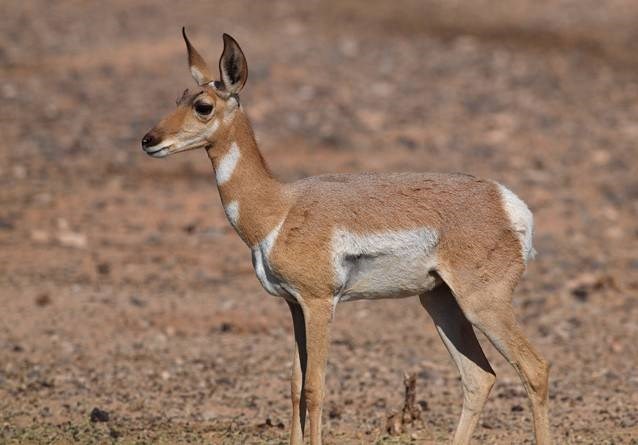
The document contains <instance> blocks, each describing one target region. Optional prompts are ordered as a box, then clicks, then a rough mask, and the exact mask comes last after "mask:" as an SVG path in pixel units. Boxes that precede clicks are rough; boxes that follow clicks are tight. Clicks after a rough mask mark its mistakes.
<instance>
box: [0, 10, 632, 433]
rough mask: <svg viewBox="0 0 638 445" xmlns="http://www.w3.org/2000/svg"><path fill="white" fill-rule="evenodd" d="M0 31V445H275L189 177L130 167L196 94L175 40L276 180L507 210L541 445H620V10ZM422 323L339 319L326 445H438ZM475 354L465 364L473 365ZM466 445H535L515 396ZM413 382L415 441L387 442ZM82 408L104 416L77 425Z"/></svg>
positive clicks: (265, 309)
mask: <svg viewBox="0 0 638 445" xmlns="http://www.w3.org/2000/svg"><path fill="white" fill-rule="evenodd" d="M362 5H363V4H362V3H360V2H355V1H345V2H336V1H327V2H321V3H320V2H315V1H311V2H305V3H303V5H302V6H299V5H296V4H295V3H294V2H260V3H258V4H248V3H246V2H241V1H233V2H215V3H213V2H193V3H191V2H179V3H178V4H174V5H168V4H167V5H159V4H156V3H155V2H150V1H142V0H132V1H126V2H125V1H123V0H115V1H112V2H103V3H98V2H94V3H85V2H75V1H68V2H57V1H51V2H45V1H31V0H25V1H19V2H18V1H11V0H10V1H7V2H4V3H3V4H2V6H1V7H0V11H1V12H0V98H1V101H0V132H1V134H2V138H1V141H0V443H3V444H4V443H7V444H45V443H46V444H66V443H82V444H102V443H117V444H145V443H160V444H182V443H214V444H218V443H221V444H236V443H247V444H262V443H271V444H280V443H285V442H286V441H287V428H288V422H289V419H288V415H289V400H288V393H289V383H288V380H289V372H290V371H289V366H290V353H291V346H292V339H291V322H290V320H289V314H288V310H287V308H286V305H285V303H284V302H283V301H280V300H278V299H276V298H273V297H270V296H269V295H267V294H266V293H265V291H264V290H262V289H261V287H260V286H259V283H258V281H257V280H256V279H255V276H254V272H253V270H252V266H251V262H250V255H249V251H248V249H247V248H246V247H245V246H244V245H243V244H242V243H241V241H240V240H239V238H238V237H237V236H236V235H235V233H234V232H232V229H231V228H230V226H229V225H228V223H227V222H226V220H225V216H224V213H223V210H222V208H221V206H220V204H219V198H218V195H217V191H216V189H215V184H214V179H213V176H212V171H211V167H210V164H209V162H208V160H207V159H206V156H205V154H204V153H202V152H191V153H185V154H183V155H180V156H179V157H173V158H169V159H168V160H164V161H158V160H154V159H150V158H148V157H146V156H145V155H143V153H142V151H141V150H140V148H139V140H140V138H141V136H142V135H143V134H144V133H145V131H146V130H147V129H148V128H150V127H151V126H152V125H154V123H155V122H156V121H157V120H158V118H160V117H161V116H162V115H163V114H165V113H166V112H168V111H169V110H170V109H171V107H172V106H173V101H174V99H175V98H176V97H177V96H179V94H180V93H181V91H182V90H183V89H184V88H186V87H189V86H191V82H192V80H191V78H190V75H189V73H188V70H187V68H186V61H185V60H186V57H185V50H184V48H183V42H182V40H181V37H180V35H179V30H180V27H181V26H182V25H187V26H188V27H189V29H190V30H191V35H192V40H193V41H194V43H195V44H196V45H197V47H198V48H200V49H201V52H202V53H205V54H206V55H207V56H208V58H209V60H210V62H211V64H215V63H216V60H217V57H218V55H219V53H220V50H221V33H222V32H228V33H230V34H232V35H234V36H235V37H236V38H237V40H238V41H239V42H240V44H241V45H242V47H243V49H244V51H245V53H246V56H247V58H248V64H249V70H250V76H249V81H248V86H247V88H246V92H245V93H244V94H243V96H242V101H243V104H244V106H245V107H246V109H247V110H248V113H249V115H250V117H251V119H252V121H253V124H254V127H255V131H256V133H257V137H258V139H259V141H260V144H261V147H262V150H263V153H264V156H265V157H266V158H267V159H268V161H269V163H270V165H271V167H272V169H273V170H274V171H275V172H276V173H277V174H278V175H279V176H280V177H281V178H284V179H287V180H292V179H297V178H300V177H303V176H307V175H311V174H318V173H323V172H355V171H403V170H413V171H463V172H467V173H471V174H474V175H477V176H482V177H489V178H493V179H496V180H499V181H501V182H503V183H505V184H507V185H508V186H509V187H510V188H512V190H514V191H515V192H516V193H517V194H519V195H520V196H521V197H522V198H523V199H524V200H525V201H527V202H528V203H529V205H530V207H531V208H532V210H533V211H534V213H535V217H536V240H535V246H536V249H537V250H538V251H539V255H538V256H537V259H536V260H535V261H534V262H533V263H531V265H530V267H529V271H528V273H527V274H526V276H525V278H524V280H523V281H522V283H521V285H520V286H519V288H518V290H517V292H516V296H515V306H516V311H517V314H518V315H519V318H520V320H521V322H522V325H523V326H524V329H525V331H526V333H527V334H528V335H529V337H530V338H531V340H532V341H533V343H534V344H535V345H536V346H537V348H538V349H539V350H540V351H541V352H542V353H543V355H544V356H545V357H547V358H548V359H549V360H550V361H551V363H552V373H551V424H552V429H553V432H554V435H555V437H556V441H557V443H567V444H638V409H637V407H638V363H637V361H638V341H637V340H638V299H637V298H636V297H637V296H638V223H637V221H638V150H637V148H636V139H637V138H638V82H637V80H638V74H637V73H638V53H636V52H635V45H634V47H632V42H634V43H635V40H636V38H638V28H637V27H636V23H638V5H637V4H636V2H633V1H628V0H605V1H589V0H587V1H585V0H583V1H566V0H560V1H556V2H536V1H533V0H517V1H512V2H508V3H507V6H504V5H503V2H499V1H496V0H480V1H473V2H469V1H468V2H462V1H458V2H444V1H442V0H441V1H425V2H420V1H419V2H417V1H416V0H415V1H401V0H399V1H394V2H392V3H391V4H389V3H385V2H378V3H377V2H367V3H365V7H364V6H362ZM419 308H420V305H419V304H418V301H416V299H405V300H398V301H396V300H395V301H378V302H353V303H348V304H343V305H341V306H340V307H339V308H338V311H337V316H336V320H335V327H334V335H333V342H332V350H331V355H330V360H329V365H328V373H327V385H328V394H327V398H326V409H325V415H324V418H325V420H324V421H325V431H326V434H325V440H326V442H327V443H329V444H350V443H353V444H359V443H364V444H368V443H379V444H398V443H444V442H445V441H446V440H447V439H448V438H449V437H450V435H451V433H452V431H453V429H454V427H455V426H456V422H457V418H458V415H459V413H460V407H461V400H462V395H461V388H460V382H459V378H458V376H457V373H456V370H455V369H454V367H453V365H452V363H451V361H450V359H449V357H448V355H447V353H446V351H445V349H444V348H443V346H442V344H441V342H440V341H439V339H438V336H437V335H436V333H435V330H434V328H433V326H432V323H431V321H430V320H429V319H428V318H427V315H426V314H425V312H424V311H422V310H421V309H419ZM481 341H483V338H481ZM486 349H487V350H488V357H489V358H490V361H491V362H492V363H493V366H494V368H495V370H496V373H497V377H498V381H497V384H496V386H495V388H494V390H493V392H492V395H491V397H490V400H489V401H488V404H487V406H486V410H485V413H484V415H483V417H482V419H481V422H480V425H479V427H478V429H477V432H476V436H475V441H476V443H486V444H510V443H511V444H514V443H516V444H521V443H532V437H533V436H532V432H531V412H530V410H529V407H528V406H527V400H526V397H525V394H524V391H523V388H522V386H521V385H520V383H519V381H518V378H517V376H516V375H515V374H514V372H513V371H512V370H511V369H510V367H509V366H508V365H507V364H506V363H505V361H504V360H503V359H502V358H501V357H500V356H499V355H498V354H497V353H495V351H494V350H493V349H492V348H491V347H490V346H488V345H486ZM404 372H410V373H416V375H417V384H416V391H417V400H418V401H419V402H420V405H421V406H422V407H424V411H423V423H422V424H420V425H417V426H415V427H414V428H412V429H411V430H410V431H409V432H407V433H406V434H404V435H403V436H398V437H390V436H388V435H387V434H386V432H385V424H386V418H387V416H388V415H389V414H391V413H392V412H395V411H397V410H399V409H400V408H401V406H402V403H403V390H404V389H403V373H404ZM94 408H97V409H98V410H94Z"/></svg>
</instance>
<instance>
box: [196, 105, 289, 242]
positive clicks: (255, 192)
mask: <svg viewBox="0 0 638 445" xmlns="http://www.w3.org/2000/svg"><path fill="white" fill-rule="evenodd" d="M219 133H220V134H219V136H218V138H217V141H216V142H215V145H214V147H212V148H210V149H208V150H207V152H208V157H209V158H210V160H211V162H212V164H213V168H214V170H215V177H216V179H217V188H218V190H219V196H220V198H221V201H222V204H223V206H224V210H225V212H226V215H227V216H228V220H229V221H230V223H231V225H232V226H233V228H234V229H235V230H236V231H237V233H238V234H239V236H240V237H241V238H242V240H243V241H244V242H245V243H246V244H247V245H248V246H249V247H254V246H255V245H257V244H258V243H259V242H261V241H262V240H264V239H265V238H266V237H267V236H268V234H269V233H270V232H271V231H272V230H274V229H275V228H276V227H278V226H279V224H281V222H282V220H283V218H284V217H285V215H286V211H287V209H288V203H287V201H288V200H287V197H286V193H285V191H284V184H282V183H281V182H279V181H278V180H277V179H276V178H275V177H274V176H273V175H272V174H271V173H270V171H269V170H268V167H267V166H266V163H265V161H264V159H263V157H262V156H261V153H260V151H259V148H258V147H257V142H256V141H255V137H254V134H253V131H252V128H251V127H250V123H249V122H248V119H247V117H246V116H245V114H244V113H243V111H242V110H241V109H238V110H237V111H235V116H234V117H233V119H232V121H231V122H230V123H229V124H228V125H227V127H226V128H223V129H220V132H219Z"/></svg>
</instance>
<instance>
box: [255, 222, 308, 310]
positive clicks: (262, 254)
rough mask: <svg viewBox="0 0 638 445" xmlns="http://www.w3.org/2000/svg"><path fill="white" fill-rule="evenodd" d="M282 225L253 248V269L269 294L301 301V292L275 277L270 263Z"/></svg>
mask: <svg viewBox="0 0 638 445" xmlns="http://www.w3.org/2000/svg"><path fill="white" fill-rule="evenodd" d="M282 225H283V221H282V222H281V223H279V225H277V227H275V228H274V229H273V230H272V231H271V232H270V233H269V234H268V235H266V237H265V238H264V239H263V240H262V241H261V242H260V243H259V244H257V245H256V246H253V248H252V249H251V250H252V257H253V267H254V269H255V273H256V274H257V278H258V279H259V282H260V283H261V285H262V286H263V287H264V289H266V291H267V292H268V293H269V294H271V295H274V296H276V297H284V298H290V297H293V298H294V299H296V300H297V301H299V298H300V295H299V292H297V290H296V289H295V288H294V287H293V286H292V285H290V284H289V283H286V282H285V281H283V280H282V279H280V278H279V277H277V276H275V274H274V273H273V271H272V267H271V266H270V263H269V256H270V251H271V250H272V248H273V246H274V245H275V242H276V241H277V237H278V236H279V231H280V230H281V226H282Z"/></svg>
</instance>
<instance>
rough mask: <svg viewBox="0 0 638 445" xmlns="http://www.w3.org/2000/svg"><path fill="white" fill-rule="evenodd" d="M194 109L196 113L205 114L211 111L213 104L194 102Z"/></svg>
mask: <svg viewBox="0 0 638 445" xmlns="http://www.w3.org/2000/svg"><path fill="white" fill-rule="evenodd" d="M195 111H196V112H197V114H201V115H202V116H207V115H209V114H210V113H211V111H213V106H212V105H211V104H207V103H206V102H196V103H195Z"/></svg>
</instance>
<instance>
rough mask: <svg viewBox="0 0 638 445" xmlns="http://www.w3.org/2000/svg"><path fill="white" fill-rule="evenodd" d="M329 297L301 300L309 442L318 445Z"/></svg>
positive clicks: (329, 317) (319, 443)
mask: <svg viewBox="0 0 638 445" xmlns="http://www.w3.org/2000/svg"><path fill="white" fill-rule="evenodd" d="M332 310H333V308H332V298H325V299H319V298H315V299H308V301H304V304H303V315H304V320H305V325H306V353H307V363H308V366H307V369H306V372H305V381H304V385H303V392H304V394H303V396H304V398H305V399H306V405H307V407H308V414H309V417H310V443H311V445H321V412H322V406H323V399H324V395H325V389H324V387H325V374H326V361H327V357H328V344H329V342H330V322H331V321H332Z"/></svg>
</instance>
